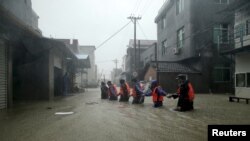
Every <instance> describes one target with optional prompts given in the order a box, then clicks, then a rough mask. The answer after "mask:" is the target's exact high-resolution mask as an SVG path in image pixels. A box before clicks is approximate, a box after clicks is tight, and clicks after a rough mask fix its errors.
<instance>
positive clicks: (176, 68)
mask: <svg viewBox="0 0 250 141" xmlns="http://www.w3.org/2000/svg"><path fill="white" fill-rule="evenodd" d="M154 65H156V63H155V62H154ZM157 71H158V72H169V73H201V72H199V71H198V70H196V69H194V68H192V67H191V66H189V65H187V64H184V63H181V62H158V70H157Z"/></svg>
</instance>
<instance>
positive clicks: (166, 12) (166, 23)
mask: <svg viewBox="0 0 250 141" xmlns="http://www.w3.org/2000/svg"><path fill="white" fill-rule="evenodd" d="M231 1H232V0H201V1H194V0H168V1H166V2H165V3H164V5H163V6H162V8H161V9H160V10H159V12H158V15H157V17H156V18H155V22H156V24H157V44H158V46H157V50H158V56H157V58H158V60H159V61H167V62H175V63H181V64H187V65H188V66H189V67H190V69H192V70H197V71H195V72H199V73H200V79H196V81H195V82H194V81H193V83H194V87H195V89H196V91H197V92H200V93H207V92H212V93H231V92H232V91H233V80H232V77H231V76H232V66H231V64H232V59H231V58H230V56H220V54H219V52H220V51H221V50H224V49H228V48H229V45H228V44H229V33H230V29H231V27H232V26H233V16H232V15H231V14H229V13H228V11H225V9H226V8H227V7H228V5H229V4H230V2H231ZM177 70H178V69H176V73H177V74H178V73H184V72H183V71H181V70H179V71H177ZM167 74H168V73H166V74H164V76H160V78H162V77H168V76H167ZM189 79H190V80H191V81H192V77H189ZM169 83H171V82H169ZM198 84H202V85H199V86H198Z"/></svg>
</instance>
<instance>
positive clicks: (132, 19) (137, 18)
mask: <svg viewBox="0 0 250 141" xmlns="http://www.w3.org/2000/svg"><path fill="white" fill-rule="evenodd" d="M128 19H130V20H131V21H132V22H133V23H134V48H135V56H134V57H135V60H134V61H135V62H134V71H135V72H136V71H137V70H136V21H137V20H140V19H141V17H135V16H130V17H128Z"/></svg>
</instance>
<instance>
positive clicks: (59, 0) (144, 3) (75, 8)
mask: <svg viewBox="0 0 250 141" xmlns="http://www.w3.org/2000/svg"><path fill="white" fill-rule="evenodd" d="M164 1H165V0H32V7H33V9H34V11H35V12H36V13H37V14H38V15H39V17H40V18H39V28H40V29H41V30H42V32H43V36H45V37H53V38H68V39H73V38H75V39H78V40H79V43H80V45H95V46H96V47H97V46H99V45H100V44H101V43H102V42H103V41H105V40H106V39H107V38H108V37H110V36H111V35H112V34H114V33H115V32H116V31H118V30H119V29H120V28H121V27H122V26H124V25H125V24H126V23H128V22H129V20H128V19H127V17H128V16H130V15H131V14H132V13H133V14H135V15H136V16H138V15H139V16H142V19H141V20H140V21H139V25H138V26H137V39H150V40H151V39H152V40H156V39H157V35H156V24H155V23H154V18H155V17H156V15H157V13H158V10H159V9H160V8H161V6H162V5H163V3H164ZM140 27H141V28H140ZM141 29H142V30H141ZM133 30H134V29H133V24H132V23H130V25H129V26H127V27H126V28H125V29H124V30H122V31H121V32H120V33H119V34H117V35H116V36H115V37H113V38H112V39H111V40H109V41H108V42H107V43H106V44H104V45H103V46H101V47H100V48H98V49H97V50H96V52H95V55H96V64H97V65H98V70H99V72H102V71H103V72H104V73H105V75H106V77H107V76H108V77H109V76H110V71H111V70H112V69H113V68H114V67H115V63H114V62H113V61H112V60H114V59H118V60H119V63H118V67H121V62H122V57H123V56H124V55H125V54H126V48H127V45H128V42H129V39H133V38H134V34H133Z"/></svg>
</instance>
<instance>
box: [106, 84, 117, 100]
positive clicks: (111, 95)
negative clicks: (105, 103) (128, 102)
mask: <svg viewBox="0 0 250 141" xmlns="http://www.w3.org/2000/svg"><path fill="white" fill-rule="evenodd" d="M107 84H108V87H109V88H108V95H109V100H117V89H116V86H115V85H114V84H112V82H111V81H108V82H107Z"/></svg>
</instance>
